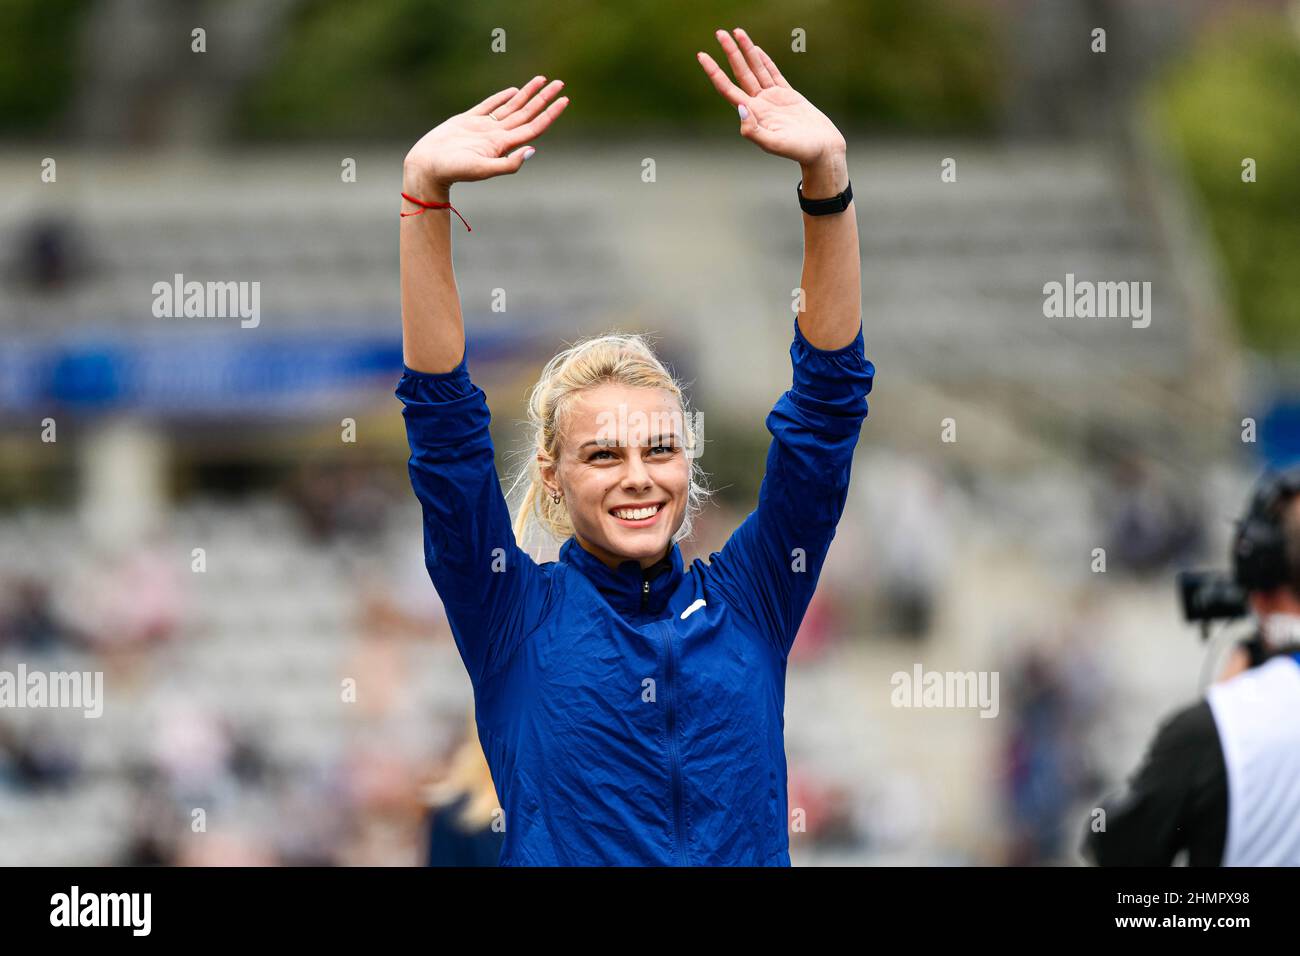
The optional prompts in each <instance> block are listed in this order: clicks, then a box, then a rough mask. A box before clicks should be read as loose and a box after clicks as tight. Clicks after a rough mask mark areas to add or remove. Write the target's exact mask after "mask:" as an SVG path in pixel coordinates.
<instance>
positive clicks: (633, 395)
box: [564, 383, 682, 444]
mask: <svg viewBox="0 0 1300 956" xmlns="http://www.w3.org/2000/svg"><path fill="white" fill-rule="evenodd" d="M681 417H682V409H681V405H679V404H678V401H677V397H676V396H675V395H674V394H673V393H672V392H670V391H668V389H666V388H633V387H631V386H627V385H616V384H613V383H607V384H605V385H599V386H597V387H595V388H589V389H586V390H585V391H582V392H579V393H578V394H577V395H574V396H573V398H572V399H571V400H570V402H569V406H568V408H567V409H566V414H565V429H564V430H565V440H566V441H567V442H570V443H574V444H582V443H583V442H586V441H591V440H593V439H597V440H606V439H610V438H614V439H617V440H618V443H620V444H629V443H630V444H636V443H637V442H638V441H639V440H640V441H644V440H645V439H647V438H651V437H655V436H658V435H660V434H661V433H663V434H676V435H680V434H681V432H682V421H681Z"/></svg>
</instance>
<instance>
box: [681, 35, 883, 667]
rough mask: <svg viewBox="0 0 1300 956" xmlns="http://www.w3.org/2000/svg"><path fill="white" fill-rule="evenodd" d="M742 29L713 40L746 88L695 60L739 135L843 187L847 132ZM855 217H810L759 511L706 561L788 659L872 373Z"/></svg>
mask: <svg viewBox="0 0 1300 956" xmlns="http://www.w3.org/2000/svg"><path fill="white" fill-rule="evenodd" d="M735 33H736V38H735V39H733V38H732V37H731V36H730V35H728V34H727V33H725V32H724V31H721V30H719V31H718V34H717V36H718V42H719V43H721V44H722V48H723V50H724V51H725V52H726V54H727V60H728V62H729V63H730V65H731V68H732V72H733V73H734V74H735V77H736V83H739V84H740V85H739V86H737V85H736V84H735V83H732V82H731V80H729V79H728V78H727V76H726V74H725V73H723V72H722V70H720V69H719V68H718V65H717V64H716V63H714V62H713V59H712V58H711V57H709V56H708V55H707V54H705V53H700V54H699V55H698V59H699V61H700V65H701V66H702V67H703V68H704V72H705V73H706V74H708V76H709V79H710V80H711V81H712V82H713V85H714V87H715V88H716V89H717V90H718V92H719V93H721V94H722V96H723V97H724V98H726V99H727V101H728V102H730V103H732V104H734V105H735V106H736V107H737V108H738V110H739V113H740V117H741V124H740V132H741V135H743V136H744V137H745V138H746V139H749V140H752V141H753V142H754V143H756V144H757V145H758V146H760V147H761V148H762V149H764V150H766V151H767V152H769V153H772V154H774V155H777V156H783V157H785V158H787V159H791V160H794V161H795V162H797V163H798V164H799V167H800V169H801V170H802V172H803V194H804V196H805V198H807V199H827V198H830V197H831V196H834V195H835V194H837V193H839V192H842V191H843V190H844V188H845V187H846V186H847V185H848V170H847V166H846V162H845V153H846V149H845V143H844V137H843V136H841V135H840V132H839V130H837V129H836V128H835V125H834V124H833V123H832V122H831V121H830V120H829V119H828V118H827V117H826V116H825V114H823V113H822V112H821V111H820V110H818V109H817V108H816V107H815V106H813V105H812V104H811V103H809V102H808V100H807V99H805V98H804V97H803V96H801V95H800V94H799V93H797V92H795V91H794V90H793V89H792V88H791V87H790V84H789V83H788V82H787V81H786V79H785V77H783V76H782V75H781V71H780V70H778V69H777V68H776V64H775V63H773V62H772V58H771V57H769V56H768V55H767V54H766V53H764V52H763V51H762V50H761V49H759V48H758V47H756V46H754V44H753V43H752V42H751V41H750V39H749V37H748V36H746V35H745V33H744V31H742V30H736V31H735ZM793 200H794V197H793V196H792V197H791V201H792V205H793ZM855 215H856V210H855V208H854V206H853V205H852V203H850V204H849V206H848V208H847V209H845V210H844V211H842V212H838V213H834V214H831V215H826V216H810V215H808V214H806V213H804V214H803V227H804V260H803V279H802V288H803V290H804V303H803V305H804V309H803V310H802V311H800V312H799V314H798V316H797V318H796V320H795V323H794V342H793V343H792V344H791V346H790V359H791V365H792V367H793V373H794V374H793V381H792V385H791V388H790V390H789V391H787V392H786V393H785V394H784V395H782V396H781V397H780V399H778V401H777V403H776V405H775V407H774V408H773V409H772V412H771V414H770V415H768V417H767V428H768V431H770V432H771V433H772V443H771V445H770V446H769V449H768V455H767V468H766V471H765V472H764V474H763V483H762V486H761V487H760V489H759V493H758V506H757V507H756V508H755V509H754V511H753V512H752V513H750V515H749V516H748V517H747V518H746V519H745V520H744V521H743V522H742V523H741V525H740V527H739V528H737V529H736V531H735V532H734V533H733V534H732V535H731V537H730V538H729V539H728V540H727V543H726V545H725V546H724V547H723V548H722V550H721V551H720V552H718V553H716V554H714V555H712V557H711V560H710V562H709V567H710V572H711V580H712V586H713V588H714V589H715V590H716V591H717V592H718V593H719V594H720V595H721V596H722V597H723V598H724V599H725V600H726V602H727V603H728V604H729V605H730V606H731V607H732V608H734V609H735V610H736V612H737V613H738V614H740V615H742V616H744V617H747V618H748V619H749V620H750V621H752V622H753V623H754V625H755V626H756V628H757V629H758V630H759V631H760V632H761V633H763V634H764V635H766V636H767V637H768V638H769V639H770V640H771V641H772V643H773V646H774V647H775V648H776V649H777V650H778V651H779V652H780V653H782V654H787V653H789V651H790V647H791V645H792V644H793V642H794V639H795V635H796V633H797V632H798V630H799V625H800V622H801V621H802V620H803V615H804V612H805V611H806V610H807V607H808V603H809V601H811V600H812V596H813V592H814V591H815V589H816V587H817V579H818V576H819V575H820V573H821V568H822V564H823V563H824V561H825V558H826V554H827V552H828V551H829V549H830V544H831V540H832V539H833V538H834V536H835V527H836V525H837V524H838V523H839V519H840V515H841V514H842V513H843V511H844V503H845V501H846V499H847V496H848V487H849V471H850V467H851V465H852V462H853V451H854V448H855V446H856V445H857V440H858V432H859V431H860V429H861V427H862V421H863V419H864V418H866V415H867V400H866V398H867V394H868V393H869V392H870V391H871V385H872V381H873V378H874V375H875V367H874V366H873V365H872V364H871V363H870V362H869V361H867V358H866V355H865V354H864V352H863V344H862V319H861V310H862V291H861V290H862V286H861V279H860V273H859V269H860V259H859V252H858V226H857V221H856V219H855Z"/></svg>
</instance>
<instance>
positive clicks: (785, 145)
mask: <svg viewBox="0 0 1300 956" xmlns="http://www.w3.org/2000/svg"><path fill="white" fill-rule="evenodd" d="M716 35H717V38H718V42H719V43H720V44H721V45H722V49H723V52H725V53H726V54H727V62H728V63H729V64H731V71H732V73H734V74H735V76H736V83H732V82H731V80H730V79H728V77H727V74H726V73H724V72H723V71H722V69H721V68H720V67H719V66H718V64H717V63H715V62H714V61H713V57H711V56H709V55H708V54H707V53H698V54H696V59H698V60H699V61H700V66H702V67H703V68H704V72H705V73H706V74H708V77H709V79H710V80H711V81H712V82H713V86H714V88H715V89H716V90H717V91H718V92H719V93H721V94H722V96H723V98H724V99H726V100H727V102H729V103H731V104H733V105H734V106H736V107H737V108H738V109H739V112H740V116H741V120H740V135H742V136H744V137H745V138H746V139H748V140H752V141H753V142H754V143H757V144H758V146H759V147H760V148H761V149H763V150H765V151H766V152H769V153H772V154H773V155H775V156H784V157H785V158H786V159H793V160H794V161H795V162H797V163H798V164H799V165H800V166H803V167H804V168H805V169H809V168H812V167H817V166H821V165H823V164H829V163H834V162H835V161H836V159H842V157H843V156H844V153H845V142H844V137H843V136H842V135H841V134H840V131H839V130H838V129H836V128H835V124H834V123H832V122H831V121H830V119H829V118H828V117H827V116H826V114H825V113H823V112H822V111H821V110H819V109H818V108H817V107H815V106H813V105H812V103H810V102H809V101H808V100H807V98H805V97H804V96H803V95H802V94H801V93H799V92H798V91H797V90H795V89H794V87H792V86H791V85H790V84H789V82H787V81H786V78H785V77H784V76H782V75H781V71H780V70H778V69H777V68H776V64H775V63H773V62H772V58H771V57H770V56H768V55H767V53H766V52H765V51H763V50H762V49H761V48H759V47H757V46H755V45H754V42H753V41H752V40H750V38H749V35H748V34H747V33H745V31H744V30H741V29H739V28H737V29H736V31H735V39H732V37H731V34H729V33H727V31H725V30H719V31H718V32H717V34H716ZM737 84H739V86H737Z"/></svg>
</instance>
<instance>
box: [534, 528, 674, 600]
mask: <svg viewBox="0 0 1300 956" xmlns="http://www.w3.org/2000/svg"><path fill="white" fill-rule="evenodd" d="M560 563H561V564H568V565H572V566H573V567H575V568H577V569H578V570H579V571H581V572H582V574H583V576H584V577H586V578H587V579H588V580H589V581H591V583H592V584H593V585H595V587H596V590H598V591H599V592H600V593H601V594H602V595H604V597H605V600H607V601H608V602H609V604H610V606H611V607H613V608H614V609H615V610H616V611H619V612H621V613H624V614H628V613H637V612H645V613H649V614H658V613H660V612H661V611H662V610H663V609H664V608H665V607H666V606H667V604H668V598H669V597H671V596H672V593H673V592H674V591H676V590H677V585H678V584H680V583H681V580H682V573H683V572H682V551H681V548H679V547H678V546H677V543H676V542H673V544H672V545H671V546H670V547H669V549H668V552H667V553H666V554H665V555H664V556H663V557H662V558H661V559H660V560H659V561H658V562H657V563H655V564H653V565H651V566H650V567H648V568H646V569H645V570H644V571H642V569H641V565H640V564H639V563H637V562H636V561H633V560H631V559H629V560H627V561H624V562H623V563H622V564H620V565H619V566H618V567H617V568H611V567H610V566H609V565H607V564H606V563H605V562H604V561H602V560H600V558H598V557H596V556H595V555H594V554H592V553H591V552H590V551H588V550H587V549H586V548H584V547H583V546H582V545H580V544H578V539H577V538H576V537H572V536H571V537H570V538H569V540H568V541H566V542H564V544H563V545H562V546H561V547H560ZM646 582H649V585H650V587H649V588H648V589H647V588H646Z"/></svg>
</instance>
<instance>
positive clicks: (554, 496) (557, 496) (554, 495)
mask: <svg viewBox="0 0 1300 956" xmlns="http://www.w3.org/2000/svg"><path fill="white" fill-rule="evenodd" d="M551 503H552V504H557V505H558V504H559V503H560V493H559V492H558V491H552V492H551Z"/></svg>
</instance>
